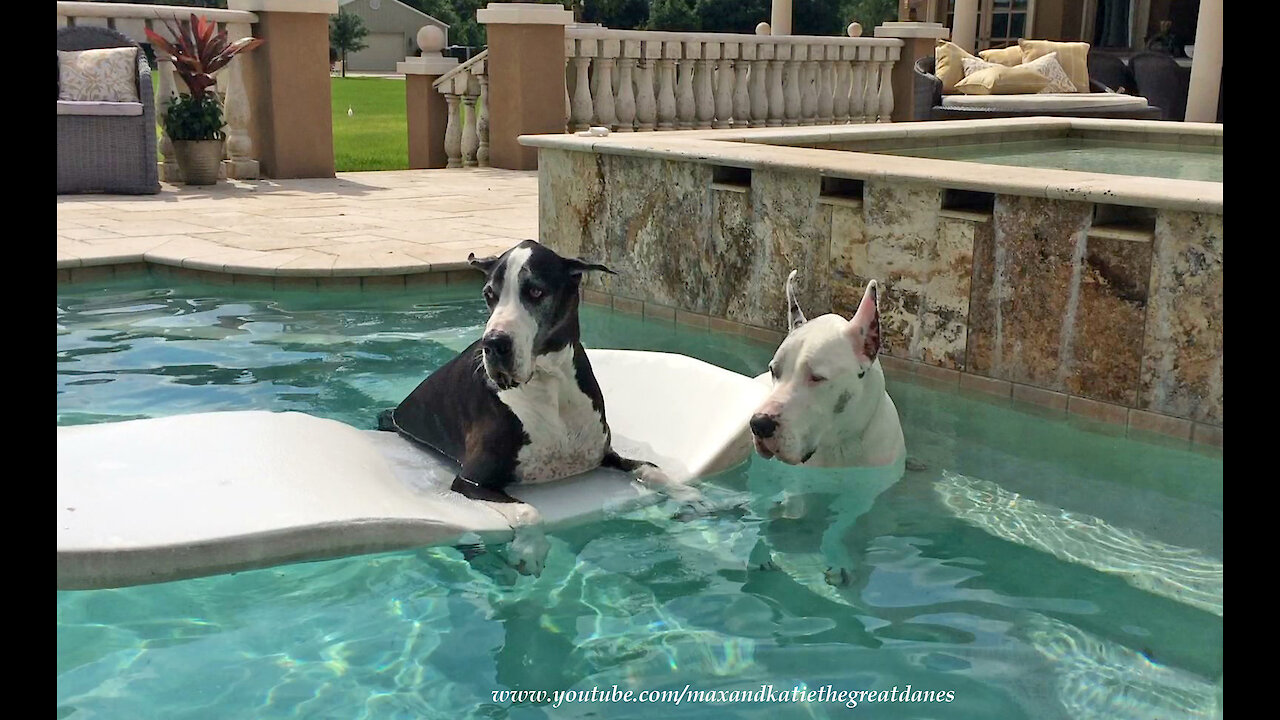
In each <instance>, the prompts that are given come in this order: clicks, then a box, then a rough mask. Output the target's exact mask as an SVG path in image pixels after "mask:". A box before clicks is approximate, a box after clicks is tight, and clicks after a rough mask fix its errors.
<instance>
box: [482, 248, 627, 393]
mask: <svg viewBox="0 0 1280 720" xmlns="http://www.w3.org/2000/svg"><path fill="white" fill-rule="evenodd" d="M467 260H468V262H470V263H471V265H472V266H473V267H477V268H479V269H481V270H483V271H484V274H485V284H484V299H485V302H486V303H488V304H489V322H488V323H487V324H486V325H485V328H484V337H483V338H482V339H481V348H482V352H483V355H484V369H485V373H487V374H488V376H489V379H490V380H492V381H493V382H494V384H496V385H497V386H498V387H499V388H502V389H508V388H512V387H516V386H517V385H521V384H524V383H526V382H528V381H529V379H530V378H531V377H533V371H534V364H535V363H536V362H537V359H538V358H539V357H540V356H543V355H546V354H548V353H554V352H557V351H560V350H562V349H564V348H565V347H566V346H568V345H570V344H571V343H574V342H577V341H578V336H579V330H578V286H579V285H580V283H581V281H582V274H583V273H585V272H590V271H593V270H598V271H600V272H607V273H610V274H613V271H612V270H610V269H609V268H607V267H605V266H604V265H599V264H596V263H589V262H585V261H583V260H578V259H576V258H565V257H561V256H559V255H557V254H556V253H555V251H553V250H550V249H548V248H547V247H546V246H544V245H542V244H541V243H538V242H536V241H533V240H525V241H524V242H521V243H520V244H519V245H517V246H515V247H513V248H511V249H510V250H508V251H506V252H504V253H502V254H501V255H499V256H497V257H491V258H476V256H475V255H471V256H469V257H468V258H467Z"/></svg>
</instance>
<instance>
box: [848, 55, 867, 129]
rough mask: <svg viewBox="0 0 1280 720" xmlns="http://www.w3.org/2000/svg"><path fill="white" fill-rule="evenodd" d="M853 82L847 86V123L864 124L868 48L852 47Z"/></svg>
mask: <svg viewBox="0 0 1280 720" xmlns="http://www.w3.org/2000/svg"><path fill="white" fill-rule="evenodd" d="M852 50H853V56H854V60H853V73H852V74H853V81H852V83H851V84H850V86H849V122H853V123H864V122H866V121H867V120H866V107H867V105H866V91H867V63H866V59H865V54H866V53H867V52H868V51H869V50H870V49H869V48H860V47H854V48H852Z"/></svg>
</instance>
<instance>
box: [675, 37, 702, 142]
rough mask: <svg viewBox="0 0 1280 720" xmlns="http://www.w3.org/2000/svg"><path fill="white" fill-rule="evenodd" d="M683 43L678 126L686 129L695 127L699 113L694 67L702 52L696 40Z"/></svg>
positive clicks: (678, 96) (677, 98)
mask: <svg viewBox="0 0 1280 720" xmlns="http://www.w3.org/2000/svg"><path fill="white" fill-rule="evenodd" d="M682 44H683V45H684V57H683V58H681V60H680V83H679V85H678V86H677V87H676V117H677V118H679V122H678V123H677V127H679V128H680V129H681V130H685V129H688V128H691V127H693V123H694V120H695V119H696V118H697V114H698V106H697V102H696V100H695V99H694V94H693V69H694V67H695V66H696V65H697V62H698V56H699V55H701V54H702V53H701V48H700V47H699V44H698V43H696V42H686V43H682Z"/></svg>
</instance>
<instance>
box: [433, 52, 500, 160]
mask: <svg viewBox="0 0 1280 720" xmlns="http://www.w3.org/2000/svg"><path fill="white" fill-rule="evenodd" d="M488 60H489V51H488V50H485V51H484V52H482V53H480V54H479V55H476V56H475V57H473V58H471V59H470V60H468V61H467V62H465V63H462V64H461V65H458V66H457V67H455V68H453V69H452V70H450V71H449V72H447V73H445V74H444V75H441V76H440V78H439V79H438V80H436V81H435V82H434V83H432V85H433V86H434V87H435V89H436V92H438V93H440V94H441V95H443V96H444V98H445V101H446V102H447V103H448V106H449V109H448V121H447V124H446V126H445V131H444V151H445V155H446V156H447V157H448V164H447V165H446V166H445V167H450V168H459V167H489V76H488V75H487V74H486V65H487V64H488Z"/></svg>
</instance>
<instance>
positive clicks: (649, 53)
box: [636, 40, 662, 132]
mask: <svg viewBox="0 0 1280 720" xmlns="http://www.w3.org/2000/svg"><path fill="white" fill-rule="evenodd" d="M642 50H643V52H642V58H643V59H642V60H641V61H640V76H639V79H638V80H637V81H636V87H637V89H638V93H637V94H636V125H637V127H636V129H637V130H640V131H641V132H645V131H648V130H653V129H654V124H655V123H656V122H657V119H658V101H657V98H655V97H654V95H653V66H654V63H655V62H656V61H657V60H658V59H659V58H661V57H662V43H661V42H657V41H655V40H646V41H644V42H643V48H642Z"/></svg>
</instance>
